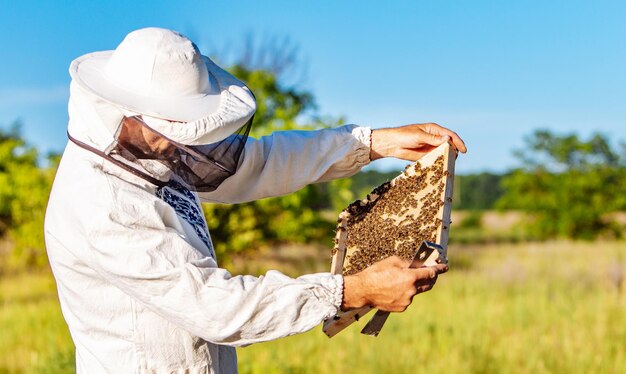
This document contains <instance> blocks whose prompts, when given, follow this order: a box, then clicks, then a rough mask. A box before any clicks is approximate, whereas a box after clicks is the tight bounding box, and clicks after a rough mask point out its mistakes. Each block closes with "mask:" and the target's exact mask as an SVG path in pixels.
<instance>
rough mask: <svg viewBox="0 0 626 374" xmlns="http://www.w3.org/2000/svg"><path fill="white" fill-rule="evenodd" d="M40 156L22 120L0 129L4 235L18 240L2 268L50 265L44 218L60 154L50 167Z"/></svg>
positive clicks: (2, 261)
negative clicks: (23, 132)
mask: <svg viewBox="0 0 626 374" xmlns="http://www.w3.org/2000/svg"><path fill="white" fill-rule="evenodd" d="M39 158H40V157H39V153H38V152H37V150H36V149H35V148H34V147H32V146H29V145H28V144H27V143H26V141H25V140H24V139H23V137H22V136H21V133H20V126H19V124H15V125H14V126H13V127H12V128H11V129H9V130H8V131H2V130H0V235H2V234H6V233H8V234H9V235H10V237H11V239H12V242H13V244H14V248H13V250H12V251H11V252H10V253H8V254H4V255H3V258H2V259H0V271H2V270H7V269H23V268H27V267H36V268H39V267H43V266H46V265H47V256H46V250H45V245H44V238H43V220H44V213H45V208H46V204H47V202H48V195H49V193H50V187H51V186H52V181H53V179H54V173H55V171H56V166H57V163H58V157H56V156H51V157H50V158H49V160H48V166H46V167H40V165H39V163H38V161H39Z"/></svg>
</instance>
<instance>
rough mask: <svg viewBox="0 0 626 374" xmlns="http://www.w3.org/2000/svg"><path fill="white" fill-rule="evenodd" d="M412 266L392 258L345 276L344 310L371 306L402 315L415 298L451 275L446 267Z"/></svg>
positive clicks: (394, 257)
mask: <svg viewBox="0 0 626 374" xmlns="http://www.w3.org/2000/svg"><path fill="white" fill-rule="evenodd" d="M410 263H411V261H408V260H403V259H401V258H400V257H397V256H392V257H388V258H386V259H384V260H382V261H379V262H377V263H375V264H374V265H372V266H370V267H368V268H367V269H365V270H363V271H361V272H359V273H357V274H354V275H348V276H345V277H344V280H343V281H344V286H343V302H342V304H341V309H342V310H349V309H355V308H361V307H363V306H366V305H370V306H372V307H374V308H377V309H380V310H383V311H386V312H403V311H404V310H405V309H406V308H407V307H408V306H409V304H411V301H412V300H413V296H415V295H416V294H418V293H421V292H426V291H428V290H430V289H431V288H433V286H434V285H435V282H436V281H437V275H439V274H442V273H445V272H446V271H448V265H445V264H438V265H435V266H424V267H421V268H417V269H411V268H409V265H410Z"/></svg>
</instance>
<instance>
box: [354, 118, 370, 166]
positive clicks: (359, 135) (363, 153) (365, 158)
mask: <svg viewBox="0 0 626 374" xmlns="http://www.w3.org/2000/svg"><path fill="white" fill-rule="evenodd" d="M352 136H354V137H355V138H356V139H357V140H358V141H359V143H361V146H360V147H358V148H357V150H356V158H357V162H359V163H362V164H363V165H367V164H369V163H370V161H371V159H370V154H371V151H372V129H371V128H370V127H361V126H355V127H354V128H353V129H352Z"/></svg>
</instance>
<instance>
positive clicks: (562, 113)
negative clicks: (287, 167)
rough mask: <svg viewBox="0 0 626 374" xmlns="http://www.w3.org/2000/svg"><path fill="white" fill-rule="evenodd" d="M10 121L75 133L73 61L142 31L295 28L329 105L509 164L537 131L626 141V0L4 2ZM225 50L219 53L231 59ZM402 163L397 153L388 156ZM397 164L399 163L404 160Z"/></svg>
mask: <svg viewBox="0 0 626 374" xmlns="http://www.w3.org/2000/svg"><path fill="white" fill-rule="evenodd" d="M0 5H1V8H0V9H1V11H0V25H2V32H1V33H0V46H1V48H2V53H1V54H0V56H1V58H0V126H8V124H10V123H11V122H13V121H14V120H15V119H17V118H20V119H21V120H22V122H23V131H24V135H25V136H26V138H27V139H28V140H29V141H30V142H31V143H32V144H34V145H36V146H38V147H39V148H41V149H43V150H56V151H60V150H62V149H63V146H64V144H65V142H66V138H65V127H66V123H67V97H68V86H69V75H68V73H67V68H68V66H69V64H70V62H71V61H72V59H74V58H76V57H78V56H80V55H82V54H84V53H88V52H92V51H96V50H106V49H114V48H115V47H116V46H117V44H118V43H119V42H120V41H121V40H122V39H123V37H124V36H125V35H126V34H127V33H128V32H130V31H132V30H134V29H137V28H141V27H146V26H160V27H167V28H172V29H176V30H178V31H180V32H182V33H184V34H186V35H188V36H189V37H191V38H192V39H194V40H195V41H196V42H197V44H198V45H199V47H200V49H201V50H203V51H206V52H211V51H225V50H233V49H234V50H236V49H237V48H240V47H241V46H242V45H243V40H244V38H245V36H246V35H248V34H251V35H254V36H257V37H260V38H263V37H271V36H275V37H288V38H289V39H290V40H291V41H292V42H293V43H294V44H297V45H298V47H299V50H300V52H301V59H302V61H304V62H305V65H306V66H307V69H306V71H307V74H306V79H305V80H304V81H303V82H302V87H303V88H305V89H307V90H310V91H312V92H313V94H314V95H315V97H316V99H317V102H318V104H319V109H320V112H321V113H322V114H327V115H332V116H344V117H345V118H346V119H347V120H348V121H349V122H351V123H357V124H362V125H370V126H373V127H382V126H389V125H402V124H407V123H415V122H428V121H433V122H438V123H440V124H442V125H445V126H448V127H451V128H453V129H454V130H456V131H457V132H459V134H461V136H462V137H463V138H464V139H465V140H466V142H467V144H468V147H469V153H468V154H467V155H466V156H464V157H462V158H460V159H459V161H458V163H457V170H458V172H460V173H469V172H476V171H483V170H491V171H503V170H506V169H508V168H510V167H512V166H515V165H516V160H515V159H514V158H513V156H512V150H513V149H516V148H520V147H522V146H523V144H524V143H523V137H524V136H525V135H528V134H530V133H532V131H533V130H535V129H538V128H546V129H551V130H553V131H555V132H559V133H565V132H575V133H578V134H580V135H583V136H586V135H588V134H590V133H591V132H594V131H601V132H603V133H605V134H607V135H609V136H611V137H612V138H613V139H615V141H617V140H626V22H624V19H625V18H626V2H624V1H545V0H543V1H445V0H438V1H437V0H428V1H387V2H382V1H306V2H305V1H299V2H296V1H256V2H254V1H182V0H181V1H175V2H174V1H151V2H148V1H144V2H139V1H98V2H96V1H89V2H88V1H54V2H52V1H4V0H0ZM218 57H219V56H218ZM382 165H383V166H384V167H389V166H390V164H388V163H387V164H385V163H383V164H382ZM393 165H398V164H393Z"/></svg>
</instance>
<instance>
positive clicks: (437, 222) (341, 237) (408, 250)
mask: <svg viewBox="0 0 626 374" xmlns="http://www.w3.org/2000/svg"><path fill="white" fill-rule="evenodd" d="M455 159H456V150H455V148H454V147H453V146H451V145H450V144H449V143H444V144H442V145H440V146H439V147H437V148H435V149H434V150H433V151H431V152H430V153H428V154H427V155H425V156H424V157H422V158H421V159H420V160H418V161H417V162H415V163H413V164H410V165H409V166H407V167H406V169H405V170H404V171H403V172H402V174H400V175H398V176H397V177H396V178H394V179H393V180H391V181H390V182H386V183H384V184H382V185H380V186H378V187H376V188H375V189H374V190H372V192H371V193H370V194H368V195H367V197H365V198H364V199H362V200H358V201H355V202H354V203H352V204H350V205H349V206H348V207H347V208H346V209H344V210H343V211H342V212H341V214H339V220H338V221H337V232H336V237H335V247H334V249H333V257H332V264H331V273H332V274H342V275H350V274H354V273H357V272H359V271H361V270H363V269H365V268H367V267H368V266H370V265H372V264H373V263H375V262H377V261H380V260H382V259H384V258H387V257H389V256H392V255H397V256H400V257H403V258H405V259H407V260H412V259H413V256H414V255H415V252H416V251H417V248H418V247H419V245H420V244H421V242H422V241H424V240H426V241H430V242H434V243H437V244H440V245H441V246H442V247H443V248H444V253H443V254H439V253H436V254H435V253H433V255H434V256H435V258H432V259H429V260H427V262H426V264H427V265H429V264H433V263H434V262H435V260H437V258H439V256H440V255H441V257H442V258H439V261H441V260H444V261H445V259H446V258H447V253H446V249H447V246H448V237H449V232H450V212H451V210H452V190H453V183H454V162H455ZM372 309H373V308H372V307H369V306H366V307H363V308H360V309H354V310H349V311H345V312H339V313H337V315H336V316H335V317H334V318H332V319H328V320H326V321H325V322H324V326H323V331H324V333H325V334H326V335H328V336H329V337H333V336H334V335H336V334H337V333H338V332H339V331H341V330H343V329H344V328H346V327H347V326H349V325H350V324H352V323H353V322H355V321H358V320H359V319H360V318H361V317H363V316H364V315H365V314H367V313H368V312H369V311H371V310H372Z"/></svg>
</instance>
